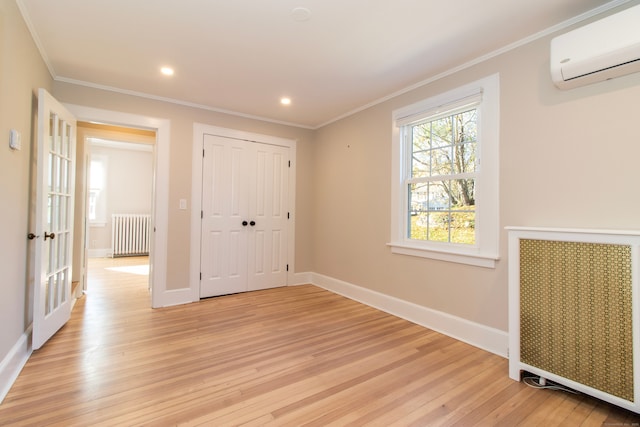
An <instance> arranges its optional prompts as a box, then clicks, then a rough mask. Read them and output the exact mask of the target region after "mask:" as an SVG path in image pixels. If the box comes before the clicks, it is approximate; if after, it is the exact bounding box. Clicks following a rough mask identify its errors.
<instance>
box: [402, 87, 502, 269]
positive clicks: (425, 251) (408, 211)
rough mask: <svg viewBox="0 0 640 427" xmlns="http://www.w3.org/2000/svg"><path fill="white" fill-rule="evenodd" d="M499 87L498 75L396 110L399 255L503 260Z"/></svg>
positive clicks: (481, 261)
mask: <svg viewBox="0 0 640 427" xmlns="http://www.w3.org/2000/svg"><path fill="white" fill-rule="evenodd" d="M498 92H499V81H498V77H497V75H496V76H493V77H490V78H487V79H483V80H481V81H479V82H476V83H473V84H471V85H467V86H464V87H462V88H459V89H457V90H453V91H451V92H447V93H445V94H442V95H439V96H436V97H433V98H430V99H427V100H425V101H423V102H420V103H417V104H414V105H411V106H409V107H406V108H403V109H400V110H396V111H395V112H394V123H395V125H396V126H395V134H394V156H393V162H394V164H393V165H392V167H393V168H394V173H393V176H394V177H396V178H395V179H397V180H394V182H393V183H392V185H393V187H392V188H393V195H392V196H393V203H392V209H393V212H392V222H393V224H392V242H391V243H390V246H391V247H392V250H393V252H394V253H401V254H406V255H416V256H423V257H429V258H436V259H441V260H446V261H454V262H462V263H467V264H472V265H480V266H485V267H493V266H494V265H495V260H496V259H497V258H498V256H497V254H498V235H499V231H498V227H499V220H498V165H499V164H498V117H499V116H498V112H499V108H498V103H499V93H498ZM398 178H400V179H398Z"/></svg>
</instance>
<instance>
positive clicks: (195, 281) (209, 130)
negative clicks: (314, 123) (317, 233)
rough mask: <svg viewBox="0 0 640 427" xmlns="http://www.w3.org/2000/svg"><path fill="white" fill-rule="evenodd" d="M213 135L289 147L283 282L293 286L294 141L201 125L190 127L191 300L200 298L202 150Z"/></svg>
mask: <svg viewBox="0 0 640 427" xmlns="http://www.w3.org/2000/svg"><path fill="white" fill-rule="evenodd" d="M205 134H208V135H216V136H222V137H225V138H236V139H242V140H245V141H253V142H260V143H263V144H273V145H282V146H285V147H288V148H289V158H290V159H291V168H290V170H289V200H288V205H289V212H290V214H291V216H290V219H289V230H288V236H287V237H288V244H287V246H288V248H287V257H288V263H289V272H288V274H287V283H295V281H294V272H295V241H296V240H295V229H296V222H295V221H296V214H295V206H296V200H295V195H296V141H295V140H292V139H286V138H280V137H276V136H271V135H262V134H257V133H252V132H245V131H240V130H236V129H228V128H222V127H218V126H211V125H206V124H202V123H194V124H193V155H192V162H191V171H192V174H191V247H190V249H191V251H190V270H191V272H190V275H189V286H190V288H191V297H192V301H198V300H199V299H200V249H201V248H200V238H201V234H202V230H201V227H200V224H201V212H202V150H203V142H204V135H205Z"/></svg>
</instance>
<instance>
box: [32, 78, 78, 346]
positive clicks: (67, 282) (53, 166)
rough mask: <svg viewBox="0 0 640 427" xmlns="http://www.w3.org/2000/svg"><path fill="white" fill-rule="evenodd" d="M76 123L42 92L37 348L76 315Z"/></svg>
mask: <svg viewBox="0 0 640 427" xmlns="http://www.w3.org/2000/svg"><path fill="white" fill-rule="evenodd" d="M75 155H76V119H75V117H74V116H73V115H72V114H71V113H70V112H69V111H67V109H66V108H64V107H63V106H62V105H61V104H60V103H59V102H58V101H56V99H55V98H53V97H52V96H51V95H50V94H49V93H48V92H47V91H46V90H44V89H40V90H39V91H38V141H37V165H36V169H37V172H36V180H37V181H36V198H35V233H33V234H30V235H29V238H30V239H32V240H33V241H34V243H35V248H34V263H33V269H34V270H35V271H34V272H33V275H32V277H34V280H35V283H34V310H33V348H34V350H35V349H38V348H40V347H42V345H43V344H44V343H45V342H46V341H47V340H48V339H49V338H51V336H53V334H55V333H56V332H57V331H58V330H59V329H60V328H61V327H62V326H63V325H64V324H65V323H66V322H67V321H68V320H69V317H70V316H71V302H72V296H71V263H72V259H73V256H72V255H73V205H74V188H75Z"/></svg>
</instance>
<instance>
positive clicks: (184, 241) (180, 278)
mask: <svg viewBox="0 0 640 427" xmlns="http://www.w3.org/2000/svg"><path fill="white" fill-rule="evenodd" d="M53 95H54V96H55V97H56V98H57V99H58V100H59V101H61V102H63V103H69V104H76V105H82V106H87V107H93V108H100V109H105V110H112V111H119V112H125V113H130V114H137V115H143V116H150V117H156V118H161V119H168V120H170V126H171V143H170V145H171V151H170V156H169V157H170V170H169V176H170V184H169V185H170V187H169V230H168V254H167V289H179V288H185V287H188V286H189V245H190V240H189V239H190V233H191V228H190V226H191V225H190V218H191V212H190V210H179V209H178V206H179V200H180V199H187V201H188V204H187V205H188V206H189V207H190V206H191V202H192V201H191V158H192V148H193V124H194V123H204V124H208V125H213V126H220V127H226V128H231V129H239V130H242V131H246V132H254V133H259V134H265V135H273V136H278V137H282V138H289V139H294V140H297V141H298V143H297V173H298V175H297V177H296V180H297V181H296V184H297V191H296V254H295V257H296V258H295V263H296V270H297V271H310V270H311V268H312V259H311V255H310V249H309V247H310V238H309V230H310V229H311V224H310V211H309V209H310V205H311V202H310V200H311V197H312V194H311V191H310V188H311V185H310V182H311V173H312V171H313V166H312V164H311V158H310V150H311V139H312V136H313V132H312V131H310V130H306V129H300V128H294V127H290V126H283V125H279V124H273V123H267V122H260V121H256V120H251V119H247V118H242V117H236V116H230V115H226V114H221V113H216V112H211V111H205V110H202V109H195V108H190V107H185V106H181V105H177V104H170V103H166V102H159V101H155V100H150V99H145V98H139V97H133V96H128V95H122V94H118V93H114V92H107V91H102V90H98V89H93V88H89V87H83V86H78V85H73V84H68V83H62V82H56V83H54V88H53Z"/></svg>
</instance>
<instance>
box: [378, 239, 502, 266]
mask: <svg viewBox="0 0 640 427" xmlns="http://www.w3.org/2000/svg"><path fill="white" fill-rule="evenodd" d="M387 246H389V247H391V253H394V254H399V255H409V256H415V257H421V258H430V259H437V260H439V261H447V262H455V263H458V264H467V265H473V266H476V267H485V268H495V267H496V261H498V260H499V259H500V257H499V256H498V255H489V254H481V253H464V252H454V251H443V250H439V249H431V248H424V247H420V246H415V245H409V244H405V243H387Z"/></svg>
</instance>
